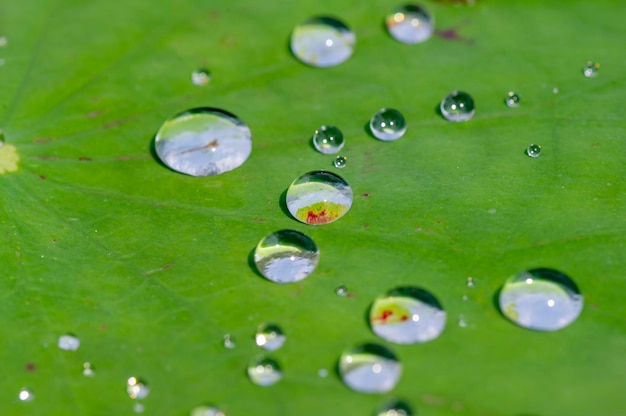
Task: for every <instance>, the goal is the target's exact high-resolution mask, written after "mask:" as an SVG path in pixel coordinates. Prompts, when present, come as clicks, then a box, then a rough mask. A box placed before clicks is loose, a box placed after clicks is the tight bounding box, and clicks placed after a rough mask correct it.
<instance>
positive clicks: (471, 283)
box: [465, 277, 476, 287]
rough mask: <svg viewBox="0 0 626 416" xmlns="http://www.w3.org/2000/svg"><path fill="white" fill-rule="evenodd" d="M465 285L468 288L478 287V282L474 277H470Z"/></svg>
mask: <svg viewBox="0 0 626 416" xmlns="http://www.w3.org/2000/svg"><path fill="white" fill-rule="evenodd" d="M465 284H466V285H467V287H474V286H475V285H476V282H475V281H474V278H473V277H468V278H467V281H466V283H465Z"/></svg>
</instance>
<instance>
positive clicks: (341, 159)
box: [333, 156, 348, 169]
mask: <svg viewBox="0 0 626 416" xmlns="http://www.w3.org/2000/svg"><path fill="white" fill-rule="evenodd" d="M347 164H348V158H347V157H345V156H337V157H336V158H335V160H333V166H334V167H336V168H338V169H343V168H345V167H346V165H347Z"/></svg>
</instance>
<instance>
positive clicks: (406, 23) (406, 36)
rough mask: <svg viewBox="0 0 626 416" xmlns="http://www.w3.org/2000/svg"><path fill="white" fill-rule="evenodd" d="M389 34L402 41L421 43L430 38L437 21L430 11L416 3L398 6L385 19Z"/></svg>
mask: <svg viewBox="0 0 626 416" xmlns="http://www.w3.org/2000/svg"><path fill="white" fill-rule="evenodd" d="M385 23H386V25H387V30H388V31H389V34H390V35H391V36H392V37H393V38H394V39H396V40H397V41H400V42H402V43H420V42H424V41H426V40H428V39H429V38H430V37H431V36H432V34H433V32H434V30H435V22H434V19H433V18H432V16H431V15H430V13H429V12H428V11H427V10H426V9H424V8H423V7H420V6H418V5H416V4H408V5H405V6H401V7H398V8H396V9H395V10H394V12H393V13H391V14H389V15H387V17H386V19H385Z"/></svg>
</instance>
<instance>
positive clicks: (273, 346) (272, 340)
mask: <svg viewBox="0 0 626 416" xmlns="http://www.w3.org/2000/svg"><path fill="white" fill-rule="evenodd" d="M254 339H255V341H256V345H258V346H259V347H261V348H263V349H266V350H268V351H275V350H277V349H279V348H280V347H282V346H283V344H284V343H285V341H286V340H287V337H286V336H285V334H284V333H283V330H282V329H281V328H280V327H279V326H278V325H275V324H263V325H261V326H259V328H258V329H257V332H256V335H255V337H254Z"/></svg>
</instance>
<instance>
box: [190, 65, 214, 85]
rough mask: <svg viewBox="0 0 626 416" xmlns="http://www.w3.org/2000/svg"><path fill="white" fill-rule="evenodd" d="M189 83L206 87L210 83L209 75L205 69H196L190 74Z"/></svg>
mask: <svg viewBox="0 0 626 416" xmlns="http://www.w3.org/2000/svg"><path fill="white" fill-rule="evenodd" d="M191 82H192V83H193V84H194V85H198V86H204V85H207V84H208V83H209V82H211V73H210V72H209V70H208V69H205V68H200V69H196V70H195V71H193V72H192V73H191Z"/></svg>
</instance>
